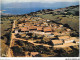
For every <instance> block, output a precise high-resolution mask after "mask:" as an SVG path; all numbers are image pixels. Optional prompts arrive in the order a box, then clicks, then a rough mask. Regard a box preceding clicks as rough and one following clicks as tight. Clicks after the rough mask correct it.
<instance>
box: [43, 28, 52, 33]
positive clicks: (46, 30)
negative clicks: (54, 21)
mask: <svg viewBox="0 0 80 60" xmlns="http://www.w3.org/2000/svg"><path fill="white" fill-rule="evenodd" d="M48 31H49V32H51V31H52V29H51V27H45V28H44V32H48Z"/></svg>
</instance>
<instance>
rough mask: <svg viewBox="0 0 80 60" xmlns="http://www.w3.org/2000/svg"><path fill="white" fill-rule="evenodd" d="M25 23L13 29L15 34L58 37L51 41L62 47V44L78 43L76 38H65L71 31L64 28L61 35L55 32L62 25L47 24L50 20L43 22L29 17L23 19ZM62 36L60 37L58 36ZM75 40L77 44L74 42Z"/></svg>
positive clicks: (61, 27) (40, 19)
mask: <svg viewBox="0 0 80 60" xmlns="http://www.w3.org/2000/svg"><path fill="white" fill-rule="evenodd" d="M23 20H24V21H25V22H24V23H20V24H17V26H16V27H15V28H14V33H15V34H24V33H35V34H39V35H42V36H43V35H44V36H46V37H47V38H50V37H53V38H55V35H59V36H58V39H56V40H55V39H53V40H51V41H52V43H53V45H63V44H64V43H79V41H77V38H76V37H70V36H66V35H65V34H67V33H69V32H71V29H69V28H66V29H65V30H64V31H63V32H62V33H58V32H56V30H57V29H63V28H64V26H63V25H61V24H60V25H59V24H56V23H51V24H50V23H48V21H50V20H44V19H42V18H38V17H33V18H32V17H30V18H25V19H23ZM61 34H62V36H60V35H61ZM75 40H76V41H77V42H75Z"/></svg>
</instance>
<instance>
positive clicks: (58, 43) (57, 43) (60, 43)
mask: <svg viewBox="0 0 80 60" xmlns="http://www.w3.org/2000/svg"><path fill="white" fill-rule="evenodd" d="M52 43H53V45H54V46H55V45H63V41H62V40H52Z"/></svg>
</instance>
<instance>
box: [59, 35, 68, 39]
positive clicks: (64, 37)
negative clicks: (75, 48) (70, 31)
mask: <svg viewBox="0 0 80 60" xmlns="http://www.w3.org/2000/svg"><path fill="white" fill-rule="evenodd" d="M58 38H59V39H69V36H60V37H58Z"/></svg>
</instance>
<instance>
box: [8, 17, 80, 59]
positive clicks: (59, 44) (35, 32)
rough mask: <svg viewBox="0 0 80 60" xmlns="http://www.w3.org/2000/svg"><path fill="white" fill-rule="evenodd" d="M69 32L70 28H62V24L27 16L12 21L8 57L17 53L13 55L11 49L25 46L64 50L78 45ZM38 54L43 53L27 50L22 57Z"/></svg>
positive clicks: (77, 39)
mask: <svg viewBox="0 0 80 60" xmlns="http://www.w3.org/2000/svg"><path fill="white" fill-rule="evenodd" d="M71 31H72V30H71V29H70V28H67V27H64V25H62V24H56V23H51V22H50V20H46V19H43V18H40V17H32V16H28V17H26V18H21V19H20V20H17V21H16V20H14V22H13V27H12V33H11V41H10V48H9V51H8V56H9V57H11V56H13V55H16V56H17V53H14V49H13V48H12V47H14V46H15V47H16V46H19V47H24V46H26V44H32V46H43V47H44V48H45V47H47V48H50V47H56V48H64V47H71V46H75V45H79V38H77V37H71V36H70V34H71ZM25 42H26V43H25ZM24 43H25V44H24ZM30 46H31V45H30ZM26 49H27V47H26ZM34 49H35V48H34ZM34 49H33V50H34ZM40 53H43V51H42V50H41V51H40V52H38V51H29V49H27V51H26V52H25V53H24V54H22V55H23V56H26V57H34V56H36V55H38V54H40ZM18 55H19V54H18ZM22 55H21V56H22Z"/></svg>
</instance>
